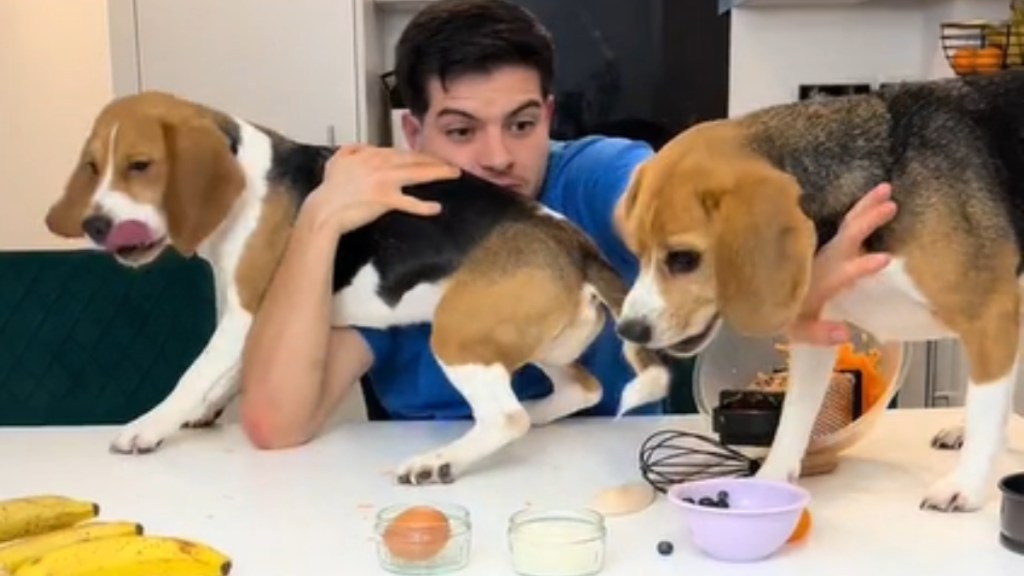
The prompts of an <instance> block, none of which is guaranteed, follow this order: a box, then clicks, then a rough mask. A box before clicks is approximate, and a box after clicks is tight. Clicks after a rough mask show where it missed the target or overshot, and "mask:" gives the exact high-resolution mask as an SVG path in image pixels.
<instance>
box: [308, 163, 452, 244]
mask: <svg viewBox="0 0 1024 576" xmlns="http://www.w3.org/2000/svg"><path fill="white" fill-rule="evenodd" d="M459 174H460V171H459V169H458V168H456V167H454V166H451V165H449V164H446V163H444V162H442V161H440V160H438V159H435V158H433V157H431V156H426V155H424V154H418V153H416V152H406V151H401V150H397V149H392V148H376V147H371V146H363V145H356V146H346V147H343V148H341V149H340V150H339V151H338V152H337V153H335V154H334V156H332V157H331V159H330V160H328V161H327V165H326V167H325V173H324V181H323V183H322V184H321V185H320V186H319V187H318V188H317V189H316V190H314V191H313V193H312V194H310V195H309V199H308V200H307V201H306V203H305V205H304V206H303V211H304V212H305V213H307V214H309V215H310V217H311V218H313V222H314V223H315V224H316V225H317V226H318V227H319V226H327V227H329V228H330V230H332V231H333V232H336V233H338V234H341V233H344V232H346V231H348V230H353V229H355V228H358V227H360V226H363V225H365V224H368V223H369V222H372V221H373V220H376V219H377V218H379V217H380V216H381V215H383V214H384V213H385V212H389V211H391V210H399V211H402V212H407V213H410V214H416V215H420V216H432V215H434V214H437V213H438V212H440V211H441V206H440V205H439V204H438V203H437V202H426V201H423V200H420V199H418V198H414V197H412V196H407V195H405V194H403V193H402V187H403V186H411V185H414V184H423V183H426V182H432V181H437V180H448V179H453V178H457V177H458V176H459Z"/></svg>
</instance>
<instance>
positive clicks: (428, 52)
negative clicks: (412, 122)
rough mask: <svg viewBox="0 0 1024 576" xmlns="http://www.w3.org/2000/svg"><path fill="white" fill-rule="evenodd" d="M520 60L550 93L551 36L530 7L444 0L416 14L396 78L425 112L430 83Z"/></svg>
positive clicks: (410, 102) (415, 108) (415, 109)
mask: <svg viewBox="0 0 1024 576" xmlns="http://www.w3.org/2000/svg"><path fill="white" fill-rule="evenodd" d="M508 65H519V66H526V67H528V68H532V69H534V70H536V71H537V73H538V75H539V76H540V85H541V91H542V93H543V95H544V97H547V96H548V94H549V93H550V90H551V79H552V76H554V68H555V64H554V47H553V45H552V42H551V36H550V34H549V33H548V31H547V30H546V29H545V28H544V26H542V25H541V23H540V22H539V21H538V20H537V19H536V18H535V17H534V16H533V14H531V13H530V12H529V11H527V10H526V9H524V8H522V7H520V6H517V5H515V4H512V3H511V2H508V1H506V0H438V1H437V2H433V3H431V4H430V5H428V6H427V7H426V8H424V9H423V10H421V11H420V12H419V13H417V14H416V16H415V17H413V19H412V21H411V22H409V25H408V26H407V27H406V28H405V31H404V32H403V33H402V36H401V38H399V40H398V45H397V46H396V47H395V82H396V83H397V87H398V91H399V95H400V96H401V98H402V101H403V102H404V103H405V105H406V106H407V107H408V108H409V110H410V111H411V112H412V113H413V114H414V115H415V116H417V117H422V116H423V115H424V114H425V113H426V111H427V108H429V106H430V102H428V99H427V85H428V83H429V81H430V80H431V79H433V78H437V79H439V80H440V81H441V85H442V86H447V83H448V82H449V81H451V80H454V79H455V78H457V77H458V76H462V75H465V74H477V73H487V72H491V71H493V70H494V69H496V68H499V67H503V66H508Z"/></svg>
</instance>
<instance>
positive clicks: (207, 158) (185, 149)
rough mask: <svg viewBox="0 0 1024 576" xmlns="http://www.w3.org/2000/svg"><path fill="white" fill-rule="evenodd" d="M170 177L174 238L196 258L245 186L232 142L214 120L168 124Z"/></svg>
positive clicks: (167, 200) (166, 202) (167, 196)
mask: <svg viewBox="0 0 1024 576" xmlns="http://www.w3.org/2000/svg"><path fill="white" fill-rule="evenodd" d="M164 136H165V139H166V142H167V160H168V163H169V164H168V180H167V187H166V189H165V190H164V197H163V206H164V210H165V212H166V214H167V229H168V232H169V236H170V241H171V243H172V244H173V245H174V247H175V248H176V249H177V250H178V251H179V252H180V253H181V254H183V255H185V256H191V255H192V254H194V253H195V251H196V249H197V248H198V247H199V244H200V243H202V241H203V240H205V239H206V238H207V237H208V236H209V235H210V234H211V233H213V231H214V230H216V229H217V226H219V225H220V224H221V222H223V221H224V219H225V218H227V216H228V213H229V212H230V211H231V207H232V205H233V204H234V202H235V199H236V198H237V197H238V195H239V193H240V192H241V190H242V187H243V186H244V178H243V176H242V173H241V170H240V169H239V168H238V165H237V164H236V162H235V158H234V156H232V154H231V148H230V142H229V141H228V139H227V137H226V136H225V135H224V133H223V132H222V131H221V130H220V129H219V128H217V126H216V125H215V124H214V123H213V122H212V121H208V120H199V121H168V122H165V123H164Z"/></svg>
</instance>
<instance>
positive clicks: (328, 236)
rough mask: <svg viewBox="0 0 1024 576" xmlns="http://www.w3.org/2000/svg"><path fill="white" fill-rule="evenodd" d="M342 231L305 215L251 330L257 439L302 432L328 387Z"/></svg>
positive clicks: (251, 417)
mask: <svg viewBox="0 0 1024 576" xmlns="http://www.w3.org/2000/svg"><path fill="white" fill-rule="evenodd" d="M337 241H338V240H337V234H336V233H335V232H334V231H332V230H329V229H325V228H324V227H322V226H318V223H317V222H316V220H315V219H314V218H312V217H309V215H306V214H303V215H300V217H299V218H298V220H297V222H296V225H295V228H294V230H293V232H292V237H291V239H290V241H289V245H288V248H287V250H286V251H285V254H284V256H283V258H282V260H281V264H280V266H279V267H278V269H277V271H276V272H275V273H274V276H273V280H272V281H271V283H270V286H269V287H268V290H267V293H266V295H265V297H264V299H263V302H262V304H261V307H260V310H259V312H258V313H257V314H256V317H255V319H254V322H253V326H252V329H251V330H250V333H249V335H248V338H247V341H246V347H245V354H244V358H243V369H242V387H243V395H242V408H243V413H244V415H245V422H246V428H247V431H248V432H249V434H250V436H251V437H252V438H253V440H254V442H256V443H257V444H272V443H278V441H279V440H280V439H281V438H286V437H289V436H291V435H293V434H300V435H302V434H304V433H305V430H304V429H305V427H306V426H307V425H308V423H309V422H310V420H311V419H312V415H313V414H314V413H315V411H316V408H317V406H318V405H319V403H320V401H321V396H322V394H323V391H322V388H323V382H324V370H325V357H326V354H327V348H328V346H327V343H328V337H329V334H330V317H331V278H332V273H333V262H334V251H335V247H336V246H337Z"/></svg>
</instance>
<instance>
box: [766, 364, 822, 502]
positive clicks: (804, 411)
mask: <svg viewBox="0 0 1024 576" xmlns="http://www.w3.org/2000/svg"><path fill="white" fill-rule="evenodd" d="M837 351H838V348H837V347H835V346H809V345H805V344H793V345H791V346H790V366H789V381H788V383H787V385H786V396H785V400H783V403H782V415H781V417H780V419H779V426H778V428H777V429H776V431H775V439H774V441H773V442H772V446H771V448H770V450H769V451H768V457H767V458H766V459H765V461H764V464H763V465H762V466H761V468H760V470H758V472H757V476H758V477H759V478H769V479H773V480H783V481H787V482H795V481H796V480H797V479H798V478H799V477H800V468H801V463H802V461H803V458H804V454H805V453H806V451H807V446H808V444H809V443H810V440H811V431H812V430H813V429H814V422H815V420H817V418H818V413H819V412H820V411H821V404H822V402H823V401H824V400H825V393H826V392H827V391H828V385H829V382H830V381H831V379H832V370H833V369H834V367H835V361H836V353H837Z"/></svg>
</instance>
